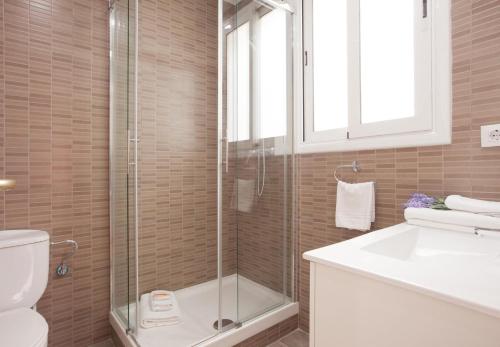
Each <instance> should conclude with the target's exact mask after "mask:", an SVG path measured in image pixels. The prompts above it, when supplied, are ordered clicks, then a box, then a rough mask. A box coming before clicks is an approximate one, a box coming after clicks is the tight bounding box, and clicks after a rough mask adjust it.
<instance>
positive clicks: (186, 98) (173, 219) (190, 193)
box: [138, 0, 217, 292]
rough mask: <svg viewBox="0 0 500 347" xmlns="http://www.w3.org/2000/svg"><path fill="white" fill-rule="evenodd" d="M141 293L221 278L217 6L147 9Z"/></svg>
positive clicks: (143, 22) (149, 4)
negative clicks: (218, 207)
mask: <svg viewBox="0 0 500 347" xmlns="http://www.w3.org/2000/svg"><path fill="white" fill-rule="evenodd" d="M139 36H140V39H139V96H138V98H139V122H140V124H139V134H140V135H139V136H140V164H139V175H140V186H139V192H140V194H139V201H140V211H139V216H140V217H139V218H140V220H139V222H140V230H139V274H140V278H139V281H140V284H139V288H140V292H144V291H147V290H151V289H154V288H159V287H161V288H166V289H170V290H176V289H179V288H184V287H188V286H191V285H195V284H198V283H200V282H205V281H207V280H210V279H213V278H215V277H216V275H217V224H216V222H217V209H216V208H217V206H216V202H217V200H216V199H217V189H216V188H217V187H216V184H217V171H216V170H217V1H216V0H209V1H174V0H168V1H160V0H143V1H141V2H140V7H139Z"/></svg>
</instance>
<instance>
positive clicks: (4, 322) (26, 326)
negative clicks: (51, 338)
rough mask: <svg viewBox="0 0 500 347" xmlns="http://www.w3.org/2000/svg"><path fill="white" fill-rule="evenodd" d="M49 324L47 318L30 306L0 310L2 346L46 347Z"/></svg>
mask: <svg viewBox="0 0 500 347" xmlns="http://www.w3.org/2000/svg"><path fill="white" fill-rule="evenodd" d="M48 332H49V326H48V324H47V322H46V321H45V319H44V318H43V317H42V316H41V315H40V314H39V313H37V312H36V311H34V310H31V309H29V308H18V309H15V310H10V311H6V312H0V344H1V346H2V347H45V346H47V335H48Z"/></svg>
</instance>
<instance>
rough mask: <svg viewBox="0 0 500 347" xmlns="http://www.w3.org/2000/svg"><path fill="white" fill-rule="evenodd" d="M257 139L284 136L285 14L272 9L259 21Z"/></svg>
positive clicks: (285, 115)
mask: <svg viewBox="0 0 500 347" xmlns="http://www.w3.org/2000/svg"><path fill="white" fill-rule="evenodd" d="M259 40H260V48H259V57H260V59H259V65H260V66H259V90H260V137H261V138H267V137H277V136H285V135H286V124H287V54H286V44H287V33H286V13H285V11H282V10H273V11H271V12H269V13H268V14H266V15H264V16H263V17H262V18H261V19H260V35H259Z"/></svg>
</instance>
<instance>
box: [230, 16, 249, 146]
mask: <svg viewBox="0 0 500 347" xmlns="http://www.w3.org/2000/svg"><path fill="white" fill-rule="evenodd" d="M226 44H227V138H228V141H230V142H234V141H246V140H249V139H250V25H249V24H248V23H245V24H243V25H241V26H240V27H238V29H236V30H234V31H232V32H231V33H229V34H228V35H227V43H226Z"/></svg>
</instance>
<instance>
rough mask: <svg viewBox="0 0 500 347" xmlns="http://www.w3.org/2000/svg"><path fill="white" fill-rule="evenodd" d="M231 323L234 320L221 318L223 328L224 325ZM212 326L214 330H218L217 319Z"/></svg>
mask: <svg viewBox="0 0 500 347" xmlns="http://www.w3.org/2000/svg"><path fill="white" fill-rule="evenodd" d="M233 323H234V322H233V320H232V319H227V318H223V319H222V328H223V329H224V328H225V327H227V326H228V325H230V324H233ZM213 327H214V329H215V330H219V320H216V321H215V322H214V324H213Z"/></svg>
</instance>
